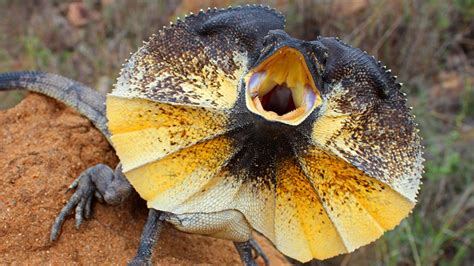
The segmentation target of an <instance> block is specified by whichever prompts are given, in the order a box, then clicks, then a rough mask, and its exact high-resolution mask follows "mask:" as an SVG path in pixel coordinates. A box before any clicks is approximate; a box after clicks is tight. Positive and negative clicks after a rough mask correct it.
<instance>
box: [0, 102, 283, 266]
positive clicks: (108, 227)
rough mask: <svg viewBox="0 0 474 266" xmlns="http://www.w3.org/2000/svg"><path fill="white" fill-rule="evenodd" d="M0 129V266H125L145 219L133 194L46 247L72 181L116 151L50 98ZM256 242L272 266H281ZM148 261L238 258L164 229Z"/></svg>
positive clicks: (8, 118)
mask: <svg viewBox="0 0 474 266" xmlns="http://www.w3.org/2000/svg"><path fill="white" fill-rule="evenodd" d="M0 125H1V126H0V188H1V189H0V264H4V263H7V264H9V263H13V262H16V263H21V264H30V265H31V264H38V263H40V264H45V263H53V264H61V263H64V262H66V263H68V264H73V263H78V264H86V265H87V264H118V263H120V264H124V263H125V262H126V261H127V260H129V259H131V258H132V257H133V256H134V255H135V251H136V248H137V246H138V242H139V238H140V234H141V230H142V226H143V224H144V223H145V220H146V215H147V210H146V207H145V203H144V202H143V201H142V200H141V199H140V198H139V197H138V196H137V195H134V196H132V197H131V198H130V199H129V200H128V201H127V202H125V203H124V204H123V205H120V206H115V207H111V206H106V205H103V204H94V213H93V217H92V218H91V219H90V220H88V221H85V222H84V224H83V225H82V226H81V228H80V229H79V230H76V229H75V228H74V221H73V219H72V216H71V217H70V219H68V220H67V221H66V222H65V224H64V226H63V230H62V234H61V236H60V237H59V240H58V241H57V242H55V243H50V242H49V240H48V237H49V230H50V227H51V224H52V222H53V220H54V217H55V216H56V215H57V214H58V212H59V211H60V209H61V208H62V207H63V205H64V204H65V203H66V201H67V200H68V198H69V197H70V195H71V192H69V193H65V191H66V189H67V187H68V186H69V184H70V183H71V182H72V181H73V180H74V178H75V177H76V176H77V175H78V174H79V173H80V172H81V171H83V170H84V169H86V168H87V167H89V166H92V165H94V164H97V163H107V164H109V165H112V166H115V164H116V163H117V158H116V157H115V154H114V150H113V149H112V148H111V147H110V146H109V145H108V143H107V142H106V140H105V139H104V138H103V137H102V136H101V134H100V133H99V132H98V131H97V130H95V129H94V128H93V127H92V126H91V123H90V122H89V121H88V120H87V119H85V118H84V117H81V116H80V115H78V114H77V113H76V112H74V111H73V110H71V109H70V108H67V107H65V106H64V105H63V104H60V103H58V102H56V101H54V100H52V99H50V98H47V97H44V96H40V95H37V94H30V95H29V96H27V98H26V99H25V100H23V101H22V102H21V103H20V104H18V105H17V106H16V107H14V108H12V109H9V110H6V111H2V112H0ZM258 239H259V242H260V243H261V244H262V245H263V247H264V250H265V251H266V254H267V255H268V256H269V257H270V260H271V264H276V265H278V264H284V263H287V262H286V260H285V259H284V258H283V256H282V255H281V254H280V253H278V252H277V251H276V250H275V249H274V248H273V247H272V246H271V245H269V244H268V243H267V242H266V241H265V240H263V239H262V238H258ZM154 262H155V263H156V264H165V265H166V264H188V265H189V264H198V263H199V264H203V263H205V264H220V265H222V264H239V263H240V259H239V256H238V255H237V252H236V251H235V249H234V247H233V244H232V243H231V242H230V241H225V240H220V239H213V238H209V237H202V236H197V235H189V234H184V233H181V232H178V231H176V230H175V229H173V228H172V227H170V226H167V227H166V228H165V230H164V231H163V233H162V236H161V240H160V242H159V244H158V245H157V248H156V249H155V256H154ZM259 263H262V261H261V259H259Z"/></svg>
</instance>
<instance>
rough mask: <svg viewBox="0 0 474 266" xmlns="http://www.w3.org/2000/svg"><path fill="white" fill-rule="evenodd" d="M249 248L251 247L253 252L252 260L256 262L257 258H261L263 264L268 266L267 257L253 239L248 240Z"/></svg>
mask: <svg viewBox="0 0 474 266" xmlns="http://www.w3.org/2000/svg"><path fill="white" fill-rule="evenodd" d="M249 244H250V247H252V249H253V251H254V252H255V255H254V257H253V258H254V259H255V260H256V259H257V258H258V257H262V259H263V262H264V263H265V265H266V266H268V265H269V264H270V260H269V259H268V257H267V255H266V254H265V252H264V251H263V249H262V247H260V245H259V244H258V243H257V241H255V239H253V238H252V239H250V240H249Z"/></svg>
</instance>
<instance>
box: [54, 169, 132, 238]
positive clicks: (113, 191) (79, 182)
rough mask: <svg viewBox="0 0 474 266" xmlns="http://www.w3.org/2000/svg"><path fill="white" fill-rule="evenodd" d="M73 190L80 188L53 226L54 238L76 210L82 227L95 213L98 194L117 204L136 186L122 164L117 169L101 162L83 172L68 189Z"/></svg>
mask: <svg viewBox="0 0 474 266" xmlns="http://www.w3.org/2000/svg"><path fill="white" fill-rule="evenodd" d="M70 189H76V191H75V192H74V194H73V195H72V196H71V198H70V199H69V201H68V202H67V203H66V205H65V206H64V207H63V209H62V210H61V212H60V213H59V214H58V216H57V217H56V219H55V221H54V224H53V227H52V229H51V235H50V240H51V241H54V240H56V239H57V238H58V236H59V233H60V231H61V227H62V225H63V223H64V220H65V219H66V217H67V216H68V215H69V214H71V213H72V211H73V209H75V219H76V227H77V228H79V226H80V225H81V223H82V221H83V220H84V218H86V219H88V218H89V217H90V215H91V210H92V209H91V206H92V199H93V198H94V197H96V198H97V199H98V200H99V201H101V202H103V201H105V202H106V203H108V204H111V205H116V204H119V203H121V202H123V200H125V199H126V198H127V197H128V195H130V192H131V191H132V186H131V185H130V183H129V182H128V181H127V179H126V177H125V176H124V174H123V173H122V167H121V165H120V164H119V165H117V167H116V168H115V171H114V170H112V168H110V167H109V166H107V165H105V164H97V165H95V166H92V167H90V168H88V169H86V170H85V171H84V172H82V173H81V174H80V175H79V177H78V178H76V180H74V182H73V183H72V184H71V186H69V189H68V190H70Z"/></svg>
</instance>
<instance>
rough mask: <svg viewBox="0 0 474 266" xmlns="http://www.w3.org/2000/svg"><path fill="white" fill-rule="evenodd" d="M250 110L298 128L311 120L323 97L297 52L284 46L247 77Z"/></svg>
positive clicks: (268, 118) (270, 119) (247, 101)
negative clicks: (309, 118) (310, 115)
mask: <svg viewBox="0 0 474 266" xmlns="http://www.w3.org/2000/svg"><path fill="white" fill-rule="evenodd" d="M245 82H246V88H247V90H246V104H247V108H248V109H249V110H250V111H251V112H253V113H255V114H258V115H260V116H262V117H263V118H265V119H267V120H269V121H277V122H281V123H285V124H289V125H298V124H300V123H301V122H303V120H304V119H305V118H306V117H308V115H309V114H310V113H311V111H313V110H314V108H315V107H316V106H318V105H319V104H321V97H320V94H319V91H318V89H317V88H316V85H315V83H314V81H313V78H312V75H311V73H310V72H309V69H308V67H307V66H306V63H305V59H304V57H303V55H302V54H301V53H300V52H299V51H298V50H296V49H294V48H290V47H283V48H281V49H279V50H278V51H276V52H275V53H274V54H273V55H272V56H270V57H269V58H267V59H266V60H265V61H263V62H262V63H260V64H259V65H258V66H257V67H255V68H254V69H252V70H251V71H250V72H249V73H248V74H247V75H246V77H245Z"/></svg>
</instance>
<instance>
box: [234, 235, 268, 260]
mask: <svg viewBox="0 0 474 266" xmlns="http://www.w3.org/2000/svg"><path fill="white" fill-rule="evenodd" d="M234 245H235V247H236V248H237V251H238V252H239V255H240V259H241V260H242V263H243V264H244V265H246V266H256V265H257V263H256V262H255V259H256V258H258V257H259V256H260V257H262V259H263V261H264V262H265V265H268V264H269V260H268V257H267V255H265V253H264V252H263V250H262V248H261V247H260V246H259V245H258V243H257V241H255V240H254V239H250V240H249V241H247V242H234ZM252 250H253V251H255V254H256V256H255V257H254V256H253V255H252Z"/></svg>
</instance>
